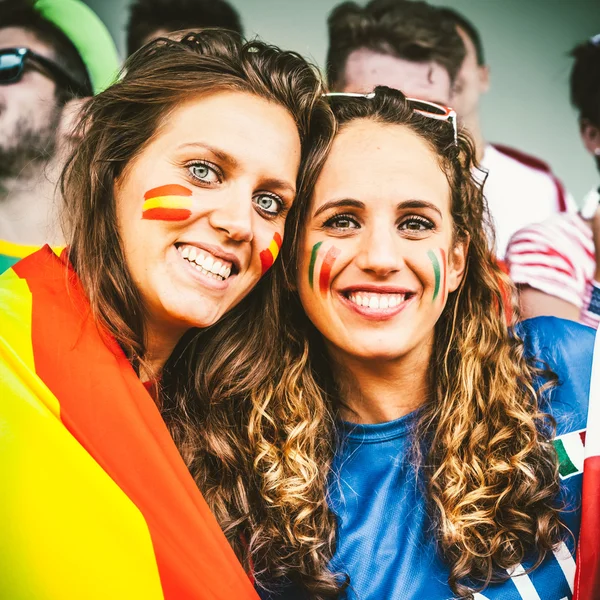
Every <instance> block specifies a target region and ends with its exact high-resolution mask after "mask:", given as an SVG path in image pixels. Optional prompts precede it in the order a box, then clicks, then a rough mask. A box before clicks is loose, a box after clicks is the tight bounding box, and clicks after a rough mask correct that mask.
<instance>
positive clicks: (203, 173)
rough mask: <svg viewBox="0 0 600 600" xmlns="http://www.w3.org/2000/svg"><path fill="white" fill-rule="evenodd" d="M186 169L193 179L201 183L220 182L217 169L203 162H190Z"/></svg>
mask: <svg viewBox="0 0 600 600" xmlns="http://www.w3.org/2000/svg"><path fill="white" fill-rule="evenodd" d="M188 170H189V172H190V175H191V176H192V177H193V178H194V179H197V180H199V181H202V182H203V183H220V181H221V178H220V177H219V174H218V173H217V170H216V169H215V168H214V167H211V166H210V165H208V164H206V163H204V162H197V163H193V164H190V165H188Z"/></svg>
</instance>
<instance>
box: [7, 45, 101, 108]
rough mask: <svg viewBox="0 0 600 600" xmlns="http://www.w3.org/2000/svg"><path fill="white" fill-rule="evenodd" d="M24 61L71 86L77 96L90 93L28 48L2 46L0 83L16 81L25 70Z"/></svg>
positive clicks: (57, 66)
mask: <svg viewBox="0 0 600 600" xmlns="http://www.w3.org/2000/svg"><path fill="white" fill-rule="evenodd" d="M25 61H31V62H32V63H34V64H36V65H37V66H38V67H41V69H42V70H43V71H46V72H47V73H48V74H49V75H50V76H51V77H52V78H53V79H54V80H55V81H57V82H58V83H62V84H64V85H67V86H68V87H70V88H71V90H72V91H73V92H75V93H76V94H77V95H78V96H89V95H91V92H90V90H88V89H87V86H85V85H83V84H81V83H79V82H78V81H77V80H76V79H74V78H73V77H72V76H71V75H70V74H69V73H67V71H65V70H64V69H63V68H62V67H61V66H59V65H57V64H56V63H55V62H53V61H51V60H49V59H47V58H46V57H45V56H41V55H39V54H37V53H36V52H33V51H31V50H29V48H3V49H1V50H0V85H10V84H12V83H17V82H18V81H20V80H21V78H22V77H23V73H24V72H25Z"/></svg>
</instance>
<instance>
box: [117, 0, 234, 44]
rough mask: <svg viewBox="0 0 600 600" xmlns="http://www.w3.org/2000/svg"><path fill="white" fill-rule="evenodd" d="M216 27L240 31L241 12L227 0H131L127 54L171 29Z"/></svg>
mask: <svg viewBox="0 0 600 600" xmlns="http://www.w3.org/2000/svg"><path fill="white" fill-rule="evenodd" d="M207 27H209V28H212V27H219V28H222V29H228V30H229V31H235V32H236V33H239V34H240V35H243V30H242V24H241V21H240V16H239V15H238V13H237V11H236V10H235V8H234V7H233V6H232V5H231V4H229V3H228V2H226V0H133V2H132V4H131V6H130V9H129V22H128V24H127V54H128V56H130V55H132V54H133V53H134V52H135V51H136V50H139V49H140V48H141V47H142V46H143V45H144V44H147V43H148V42H149V41H151V40H154V39H156V38H159V37H165V36H166V35H168V34H170V33H171V32H173V31H181V30H194V29H195V30H198V29H205V28H207Z"/></svg>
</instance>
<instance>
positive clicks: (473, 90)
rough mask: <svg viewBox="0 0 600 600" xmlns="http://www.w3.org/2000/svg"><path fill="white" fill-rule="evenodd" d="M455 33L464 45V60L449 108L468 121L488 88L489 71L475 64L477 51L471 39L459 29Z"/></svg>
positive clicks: (476, 110)
mask: <svg viewBox="0 0 600 600" xmlns="http://www.w3.org/2000/svg"><path fill="white" fill-rule="evenodd" d="M457 31H458V33H459V35H460V37H461V38H462V41H463V44H464V45H465V50H466V54H465V59H464V61H463V64H462V66H461V68H460V71H459V72H458V75H457V77H456V82H455V84H454V89H453V90H452V98H451V100H450V106H452V108H454V110H455V111H456V113H457V115H458V117H459V118H460V119H469V117H472V116H474V115H476V114H477V112H478V111H479V97H480V96H481V94H484V93H485V92H487V91H488V89H489V86H490V81H489V69H488V67H487V66H485V65H481V66H480V65H479V64H478V63H477V50H476V49H475V45H474V44H473V42H472V41H471V38H470V37H469V36H468V35H467V34H466V33H465V32H464V31H463V30H462V29H460V27H458V28H457Z"/></svg>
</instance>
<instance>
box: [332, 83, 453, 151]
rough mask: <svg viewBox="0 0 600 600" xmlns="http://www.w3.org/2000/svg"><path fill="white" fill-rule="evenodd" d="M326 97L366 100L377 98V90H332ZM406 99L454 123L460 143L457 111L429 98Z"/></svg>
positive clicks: (421, 110)
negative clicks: (359, 91)
mask: <svg viewBox="0 0 600 600" xmlns="http://www.w3.org/2000/svg"><path fill="white" fill-rule="evenodd" d="M323 96H324V97H325V98H344V97H345V98H365V99H366V100H372V99H373V98H375V92H370V93H369V94H358V93H355V92H330V93H329V94H323ZM406 101H407V102H408V103H409V105H410V106H411V107H412V109H413V111H414V112H416V113H418V114H420V115H423V116H424V117H429V118H430V119H436V120H438V121H447V122H448V123H450V124H451V125H452V129H453V131H454V143H455V144H457V143H458V123H457V120H456V112H455V111H454V110H453V109H451V108H449V107H447V106H442V105H441V104H436V103H435V102H429V101H428V100H419V99H418V98H406Z"/></svg>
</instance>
